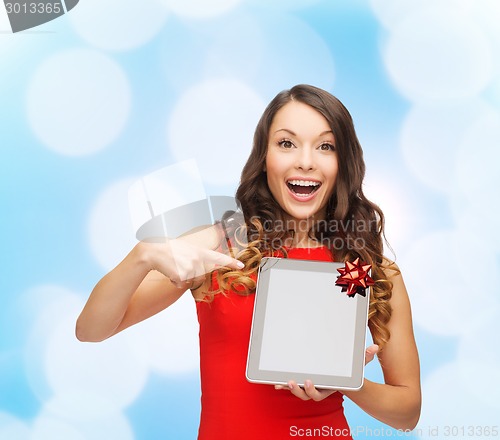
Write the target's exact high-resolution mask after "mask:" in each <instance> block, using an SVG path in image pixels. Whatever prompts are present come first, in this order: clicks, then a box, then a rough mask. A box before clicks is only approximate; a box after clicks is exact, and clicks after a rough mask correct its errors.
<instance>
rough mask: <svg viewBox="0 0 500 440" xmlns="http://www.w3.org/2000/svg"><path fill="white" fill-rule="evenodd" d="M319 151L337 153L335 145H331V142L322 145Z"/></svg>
mask: <svg viewBox="0 0 500 440" xmlns="http://www.w3.org/2000/svg"><path fill="white" fill-rule="evenodd" d="M318 149H320V150H321V151H335V145H333V144H330V143H329V142H325V143H323V144H321V145H320V146H319V147H318Z"/></svg>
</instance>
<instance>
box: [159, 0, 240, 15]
mask: <svg viewBox="0 0 500 440" xmlns="http://www.w3.org/2000/svg"><path fill="white" fill-rule="evenodd" d="M158 1H160V2H161V3H163V4H165V5H166V6H168V8H169V9H170V10H171V11H172V12H173V13H174V14H176V15H178V16H180V17H184V18H189V19H211V18H214V17H217V16H219V15H223V14H225V13H227V12H229V11H230V10H232V9H233V8H235V7H236V6H238V4H239V3H241V0H158Z"/></svg>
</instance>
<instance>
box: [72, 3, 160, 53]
mask: <svg viewBox="0 0 500 440" xmlns="http://www.w3.org/2000/svg"><path fill="white" fill-rule="evenodd" d="M167 16H168V10H167V8H166V7H165V6H163V5H161V4H160V3H159V2H158V1H156V0H142V1H140V2H137V1H135V0H107V1H105V2H103V1H101V0H85V1H82V2H80V3H79V4H78V8H75V9H74V10H72V11H71V14H69V19H70V21H71V23H72V24H73V27H74V28H75V30H76V32H77V33H78V34H79V35H80V36H81V37H82V38H83V39H84V40H85V41H87V42H88V43H90V44H92V45H93V46H96V47H98V48H100V49H105V50H130V49H134V48H137V47H139V46H142V45H143V44H146V43H148V42H149V41H150V40H151V39H152V38H153V37H154V36H155V35H156V34H158V32H159V31H160V30H161V29H162V27H163V25H164V23H165V20H166V18H167Z"/></svg>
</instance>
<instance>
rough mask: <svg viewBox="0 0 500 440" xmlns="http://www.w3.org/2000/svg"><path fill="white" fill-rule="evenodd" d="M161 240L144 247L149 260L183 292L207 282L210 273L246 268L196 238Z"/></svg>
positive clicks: (151, 265) (152, 267)
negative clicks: (221, 268) (207, 275)
mask: <svg viewBox="0 0 500 440" xmlns="http://www.w3.org/2000/svg"><path fill="white" fill-rule="evenodd" d="M161 240H162V241H158V242H155V243H146V242H144V243H143V244H142V246H143V248H144V252H145V255H146V259H147V261H148V262H149V265H150V269H152V270H153V269H154V270H156V271H158V272H160V273H162V274H163V275H164V276H166V277H167V278H168V279H170V281H171V282H172V284H174V285H175V286H176V287H179V288H182V287H185V288H191V287H192V286H193V285H196V284H199V283H201V282H203V280H204V279H205V275H206V274H207V273H210V272H212V271H213V270H215V269H217V268H220V267H230V268H232V269H242V268H243V267H244V264H243V263H242V262H241V261H239V260H236V259H234V258H231V257H230V256H228V255H225V254H223V253H221V252H217V251H214V250H212V249H209V248H207V246H206V245H205V244H204V243H203V242H201V241H200V240H196V239H193V238H192V236H189V237H186V238H178V239H161Z"/></svg>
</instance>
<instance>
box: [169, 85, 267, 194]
mask: <svg viewBox="0 0 500 440" xmlns="http://www.w3.org/2000/svg"><path fill="white" fill-rule="evenodd" d="M264 107H265V105H264V103H263V101H262V100H261V98H260V97H259V96H258V95H257V93H255V91H254V90H253V89H251V88H250V87H249V86H247V85H246V84H244V83H242V82H240V81H237V80H235V79H212V80H206V81H204V82H202V83H199V84H197V85H195V86H194V87H192V88H191V89H189V90H187V91H186V92H185V93H184V94H183V95H182V96H181V98H180V99H179V101H178V102H177V104H176V106H175V108H174V110H173V112H172V114H171V116H170V119H169V121H168V128H167V136H168V145H169V147H170V150H171V152H172V154H173V155H174V157H175V159H176V160H178V161H182V160H186V159H191V158H194V159H196V160H197V163H198V165H199V167H200V173H201V176H202V179H203V181H204V182H208V183H213V184H220V185H224V184H229V185H236V183H237V182H238V181H239V177H240V173H241V169H242V168H243V165H244V163H245V161H246V159H247V157H248V155H249V153H250V149H251V144H252V138H253V132H254V129H255V126H256V125H257V121H258V120H259V118H260V114H261V112H262V111H263V110H264Z"/></svg>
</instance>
